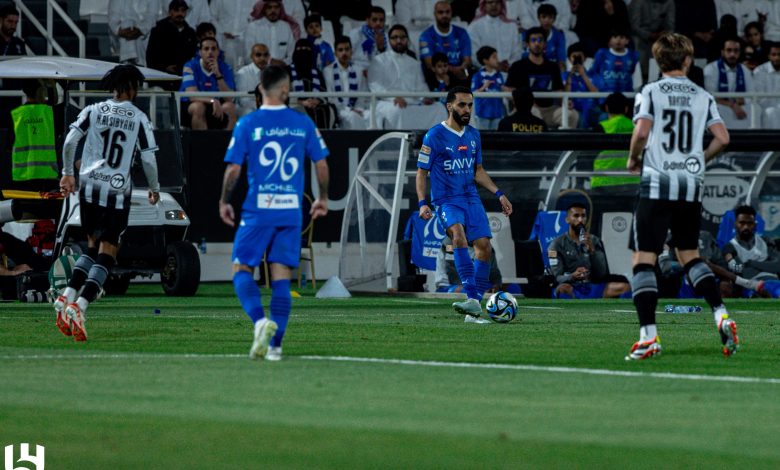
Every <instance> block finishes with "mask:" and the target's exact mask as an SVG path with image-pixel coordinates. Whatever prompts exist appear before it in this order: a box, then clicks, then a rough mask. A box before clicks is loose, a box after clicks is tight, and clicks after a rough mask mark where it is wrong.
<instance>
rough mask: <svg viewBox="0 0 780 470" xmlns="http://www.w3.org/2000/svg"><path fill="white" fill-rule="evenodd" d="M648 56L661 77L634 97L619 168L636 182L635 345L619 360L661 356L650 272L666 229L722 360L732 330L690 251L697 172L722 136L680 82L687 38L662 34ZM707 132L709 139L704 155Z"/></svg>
mask: <svg viewBox="0 0 780 470" xmlns="http://www.w3.org/2000/svg"><path fill="white" fill-rule="evenodd" d="M653 56H654V57H655V59H656V61H657V62H658V65H659V67H660V68H661V72H662V73H663V77H662V78H661V79H660V80H658V81H656V82H653V83H650V84H648V85H645V86H644V88H642V91H641V93H639V94H637V95H636V98H635V106H634V123H635V126H636V127H635V128H634V133H633V135H632V137H631V148H630V151H629V159H628V163H627V167H628V170H629V171H630V172H632V173H639V172H640V170H641V175H642V176H641V178H640V183H639V199H638V202H637V205H636V209H635V212H634V224H633V230H632V234H631V241H630V244H631V248H632V249H633V250H634V255H633V265H634V276H633V278H632V280H631V288H632V291H633V296H634V305H635V306H636V310H637V315H638V316H639V326H640V329H639V341H638V342H636V343H635V344H634V345H633V346H632V348H631V351H630V352H629V355H628V356H626V360H638V359H645V358H648V357H652V356H654V355H656V354H659V353H660V352H661V342H660V339H659V338H658V332H657V329H656V324H655V309H656V306H657V304H658V286H657V282H656V277H655V271H654V269H655V264H656V260H657V257H658V254H659V253H661V251H662V250H663V246H664V241H665V239H666V234H667V230H671V233H672V239H673V241H674V246H676V247H677V256H678V259H679V260H680V262H681V263H682V264H683V265H684V267H685V273H686V275H687V276H688V278H689V280H690V283H691V285H692V286H693V288H694V290H695V292H696V293H697V294H698V295H700V296H703V297H704V298H705V300H706V301H707V303H709V305H710V306H711V307H712V311H713V315H714V317H715V323H716V325H717V327H718V332H719V334H720V337H721V342H722V343H723V354H725V355H726V356H730V355H732V354H734V353H735V352H736V350H737V347H738V342H739V340H738V338H737V326H736V324H735V323H734V321H733V320H732V319H730V318H729V316H728V311H727V310H726V307H725V306H724V305H723V300H722V298H721V295H720V290H719V289H718V286H717V284H716V283H715V276H714V275H713V273H712V271H711V270H710V268H709V267H708V266H707V264H706V263H705V262H704V261H703V260H702V259H701V257H700V255H699V249H698V248H699V245H698V238H699V228H700V225H701V200H702V196H703V191H702V186H703V184H704V167H705V165H706V163H707V162H708V161H710V160H711V159H713V158H714V157H715V156H716V155H718V154H719V153H720V152H721V151H723V149H724V148H725V147H726V146H727V145H728V143H729V133H728V130H727V129H726V126H725V125H724V124H723V121H722V120H721V118H720V115H719V114H718V108H717V105H716V104H715V100H714V99H713V97H712V96H711V95H710V94H709V93H707V92H706V91H704V90H703V89H702V88H700V87H698V86H697V85H695V84H694V83H693V82H691V81H690V80H688V79H687V78H686V72H687V71H688V68H689V67H690V66H691V62H692V61H693V45H692V43H691V41H690V39H688V38H687V37H685V36H683V35H680V34H674V33H670V34H665V35H663V36H661V37H660V38H659V39H658V40H657V41H656V42H655V44H653ZM707 129H708V130H709V131H710V132H711V133H712V134H713V139H712V141H711V142H710V144H709V146H708V147H707V148H706V149H704V148H703V143H702V142H703V139H704V132H705V130H707Z"/></svg>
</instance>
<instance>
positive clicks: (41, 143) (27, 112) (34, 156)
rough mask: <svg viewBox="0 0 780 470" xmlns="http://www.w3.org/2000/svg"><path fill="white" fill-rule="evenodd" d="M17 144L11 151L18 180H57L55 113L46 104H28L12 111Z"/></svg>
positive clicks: (15, 178) (13, 173) (15, 177)
mask: <svg viewBox="0 0 780 470" xmlns="http://www.w3.org/2000/svg"><path fill="white" fill-rule="evenodd" d="M11 117H12V118H13V121H14V134H15V139H14V146H13V150H12V153H11V159H12V161H13V171H12V172H11V174H12V175H13V180H14V181H27V180H37V179H57V178H58V177H59V173H58V172H57V152H56V151H55V148H54V112H53V111H52V109H51V107H50V106H47V105H45V104H25V105H22V106H19V107H18V108H16V109H14V110H13V111H11Z"/></svg>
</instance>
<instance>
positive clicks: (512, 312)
mask: <svg viewBox="0 0 780 470" xmlns="http://www.w3.org/2000/svg"><path fill="white" fill-rule="evenodd" d="M485 310H487V314H488V316H489V317H490V319H491V320H493V321H494V322H496V323H509V322H510V321H512V320H514V319H515V317H516V316H517V300H515V296H514V295H512V294H510V293H509V292H504V291H498V292H496V293H495V294H493V295H491V296H490V298H489V299H488V301H487V305H485Z"/></svg>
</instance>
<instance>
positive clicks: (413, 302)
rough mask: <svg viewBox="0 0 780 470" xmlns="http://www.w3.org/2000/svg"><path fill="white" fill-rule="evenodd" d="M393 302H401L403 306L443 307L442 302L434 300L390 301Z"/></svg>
mask: <svg viewBox="0 0 780 470" xmlns="http://www.w3.org/2000/svg"><path fill="white" fill-rule="evenodd" d="M388 300H390V301H391V302H399V303H403V304H429V305H441V304H442V302H436V301H434V300H408V299H388Z"/></svg>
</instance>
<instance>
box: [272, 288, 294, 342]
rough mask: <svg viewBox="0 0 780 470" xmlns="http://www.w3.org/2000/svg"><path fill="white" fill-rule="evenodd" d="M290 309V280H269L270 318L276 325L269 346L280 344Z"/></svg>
mask: <svg viewBox="0 0 780 470" xmlns="http://www.w3.org/2000/svg"><path fill="white" fill-rule="evenodd" d="M291 309H292V297H291V296H290V280H289V279H282V280H279V281H271V320H273V321H275V322H276V325H277V326H278V328H277V329H276V334H275V335H274V337H273V338H271V347H274V348H276V347H279V346H281V345H282V339H283V338H284V331H285V330H286V329H287V321H288V320H289V319H290V310H291Z"/></svg>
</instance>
